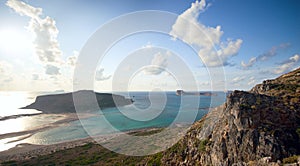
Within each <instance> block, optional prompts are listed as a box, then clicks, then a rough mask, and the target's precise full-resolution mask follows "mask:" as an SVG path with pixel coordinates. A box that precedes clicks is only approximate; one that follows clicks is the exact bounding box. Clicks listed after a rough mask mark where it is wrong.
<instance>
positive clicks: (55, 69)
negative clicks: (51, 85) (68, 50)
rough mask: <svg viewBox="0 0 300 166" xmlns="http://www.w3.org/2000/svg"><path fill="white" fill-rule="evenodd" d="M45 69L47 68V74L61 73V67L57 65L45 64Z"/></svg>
mask: <svg viewBox="0 0 300 166" xmlns="http://www.w3.org/2000/svg"><path fill="white" fill-rule="evenodd" d="M45 69H46V74H48V75H59V74H60V72H59V68H58V67H57V66H54V65H50V64H48V65H46V66H45Z"/></svg>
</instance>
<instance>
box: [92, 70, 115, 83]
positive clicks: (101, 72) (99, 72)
mask: <svg viewBox="0 0 300 166" xmlns="http://www.w3.org/2000/svg"><path fill="white" fill-rule="evenodd" d="M110 77H111V75H108V76H105V75H104V69H103V68H100V69H99V70H97V71H96V74H95V79H96V81H104V80H108V79H110Z"/></svg>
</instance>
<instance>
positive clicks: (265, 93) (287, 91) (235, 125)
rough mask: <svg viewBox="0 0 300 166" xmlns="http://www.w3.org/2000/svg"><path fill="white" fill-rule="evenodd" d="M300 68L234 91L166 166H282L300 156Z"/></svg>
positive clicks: (168, 157)
mask: <svg viewBox="0 0 300 166" xmlns="http://www.w3.org/2000/svg"><path fill="white" fill-rule="evenodd" d="M299 99H300V68H299V69H297V70H295V71H292V72H290V73H288V74H285V75H282V76H280V77H278V78H276V79H274V80H267V81H264V82H263V83H262V84H259V85H257V86H255V87H254V88H253V89H251V90H250V91H249V92H245V91H234V92H233V93H231V94H230V95H229V96H228V97H227V100H226V102H225V104H224V105H222V106H220V107H218V108H215V109H214V110H212V111H211V112H210V113H209V114H207V115H206V116H205V117H204V118H203V119H202V120H200V121H198V122H196V123H195V124H194V125H193V126H192V127H191V129H190V131H189V132H188V133H187V134H186V136H185V137H184V138H182V139H181V140H180V141H179V142H178V143H177V144H176V145H175V146H173V147H172V148H170V149H169V150H167V151H166V152H164V155H163V157H162V159H161V162H162V163H163V165H222V166H223V165H228V166H229V165H262V164H265V163H269V164H273V165H278V163H280V162H281V161H282V160H283V158H286V157H290V156H293V155H299V154H300V138H299V137H300V101H299Z"/></svg>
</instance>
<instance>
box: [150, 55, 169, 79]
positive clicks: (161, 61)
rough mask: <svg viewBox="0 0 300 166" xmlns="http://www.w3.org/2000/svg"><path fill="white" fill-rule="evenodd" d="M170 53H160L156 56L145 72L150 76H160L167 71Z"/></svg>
mask: <svg viewBox="0 0 300 166" xmlns="http://www.w3.org/2000/svg"><path fill="white" fill-rule="evenodd" d="M170 54H171V53H170V52H168V51H167V52H166V53H165V54H162V53H161V52H158V53H156V54H155V55H154V57H153V59H152V61H151V65H150V67H147V68H145V70H144V72H145V74H148V75H159V74H161V73H162V72H164V71H165V68H166V67H167V65H168V57H169V56H170Z"/></svg>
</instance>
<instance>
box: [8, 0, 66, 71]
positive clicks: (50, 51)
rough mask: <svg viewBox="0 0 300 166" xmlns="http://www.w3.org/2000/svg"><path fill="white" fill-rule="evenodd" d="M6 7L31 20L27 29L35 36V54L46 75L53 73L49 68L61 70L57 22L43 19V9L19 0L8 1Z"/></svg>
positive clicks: (47, 17)
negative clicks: (43, 66)
mask: <svg viewBox="0 0 300 166" xmlns="http://www.w3.org/2000/svg"><path fill="white" fill-rule="evenodd" d="M6 5H7V6H9V7H10V8H12V9H13V10H14V11H15V12H17V13H19V14H20V15H21V16H23V15H25V16H28V17H30V18H31V19H30V21H29V26H28V27H27V28H28V29H29V30H30V31H31V32H32V33H33V34H34V35H35V40H34V41H33V44H34V46H35V52H36V55H37V56H38V58H39V60H40V61H41V62H42V63H43V64H44V65H45V68H46V74H49V73H53V72H49V70H48V69H49V66H54V65H55V67H56V68H55V69H58V70H59V68H58V66H59V65H60V64H61V63H63V61H62V60H61V56H62V51H61V50H60V48H59V43H58V41H57V35H58V33H59V31H58V29H57V27H56V25H55V20H53V19H52V18H50V17H49V16H46V17H45V18H43V17H42V15H43V11H42V9H41V8H35V7H33V6H30V5H28V4H26V3H25V2H22V1H19V0H8V1H7V2H6ZM50 68H51V67H50ZM52 69H53V68H52ZM55 73H59V71H58V72H55Z"/></svg>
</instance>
